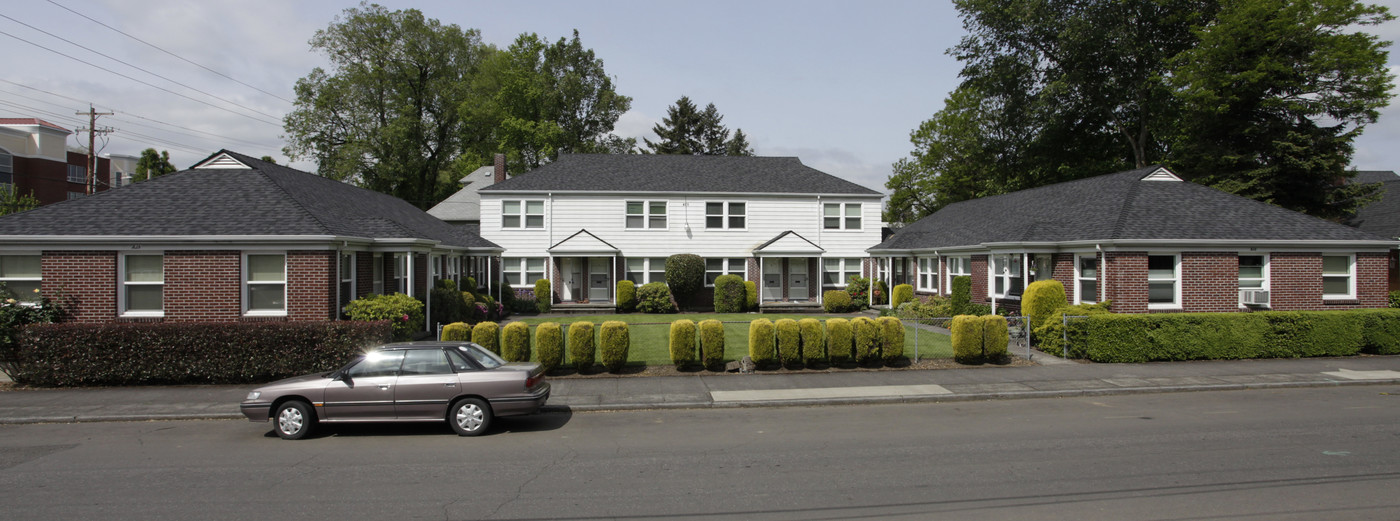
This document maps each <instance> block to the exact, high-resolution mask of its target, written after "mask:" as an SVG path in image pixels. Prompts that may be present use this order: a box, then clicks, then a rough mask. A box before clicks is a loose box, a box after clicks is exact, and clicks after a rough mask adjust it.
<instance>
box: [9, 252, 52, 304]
mask: <svg viewBox="0 0 1400 521" xmlns="http://www.w3.org/2000/svg"><path fill="white" fill-rule="evenodd" d="M40 266H41V261H40V257H39V255H0V286H3V287H4V288H5V290H7V291H8V292H9V293H10V294H9V295H5V296H4V298H13V299H15V300H18V301H20V302H38V301H39V287H40V286H41V285H43V282H44V278H43V270H42V269H41V267H40Z"/></svg>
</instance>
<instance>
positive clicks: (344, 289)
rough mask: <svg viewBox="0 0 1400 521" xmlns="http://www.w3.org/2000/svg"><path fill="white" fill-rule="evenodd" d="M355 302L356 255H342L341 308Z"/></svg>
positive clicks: (349, 253) (350, 253) (345, 253)
mask: <svg viewBox="0 0 1400 521" xmlns="http://www.w3.org/2000/svg"><path fill="white" fill-rule="evenodd" d="M352 300H355V253H354V252H348V251H346V252H341V253H340V307H341V308H344V307H345V305H346V304H349V303H350V301H352Z"/></svg>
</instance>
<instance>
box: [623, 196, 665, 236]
mask: <svg viewBox="0 0 1400 521" xmlns="http://www.w3.org/2000/svg"><path fill="white" fill-rule="evenodd" d="M627 229H629V230H641V229H651V230H664V229H666V201H627Z"/></svg>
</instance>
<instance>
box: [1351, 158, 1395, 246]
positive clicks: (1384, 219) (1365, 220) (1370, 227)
mask: <svg viewBox="0 0 1400 521" xmlns="http://www.w3.org/2000/svg"><path fill="white" fill-rule="evenodd" d="M1386 173H1388V174H1391V175H1392V176H1394V172H1386ZM1357 177H1358V178H1360V177H1361V176H1359V175H1358V176H1357ZM1380 196H1381V198H1380V199H1379V200H1377V201H1375V202H1372V203H1371V204H1368V205H1366V206H1364V207H1362V208H1361V209H1360V210H1357V212H1356V216H1355V217H1353V218H1352V219H1351V221H1350V224H1351V225H1352V226H1355V227H1357V228H1358V229H1360V230H1362V231H1366V232H1370V233H1374V234H1376V235H1380V236H1384V237H1389V238H1400V176H1396V177H1395V179H1394V180H1390V181H1385V182H1382V183H1381V191H1380Z"/></svg>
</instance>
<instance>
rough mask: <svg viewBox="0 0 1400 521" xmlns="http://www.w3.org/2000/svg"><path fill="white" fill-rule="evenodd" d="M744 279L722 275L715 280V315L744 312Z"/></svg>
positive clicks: (745, 296)
mask: <svg viewBox="0 0 1400 521" xmlns="http://www.w3.org/2000/svg"><path fill="white" fill-rule="evenodd" d="M745 298H747V295H745V293H744V279H743V278H741V277H739V276H738V275H720V276H719V277H716V278H715V313H739V312H742V311H744V300H745Z"/></svg>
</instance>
